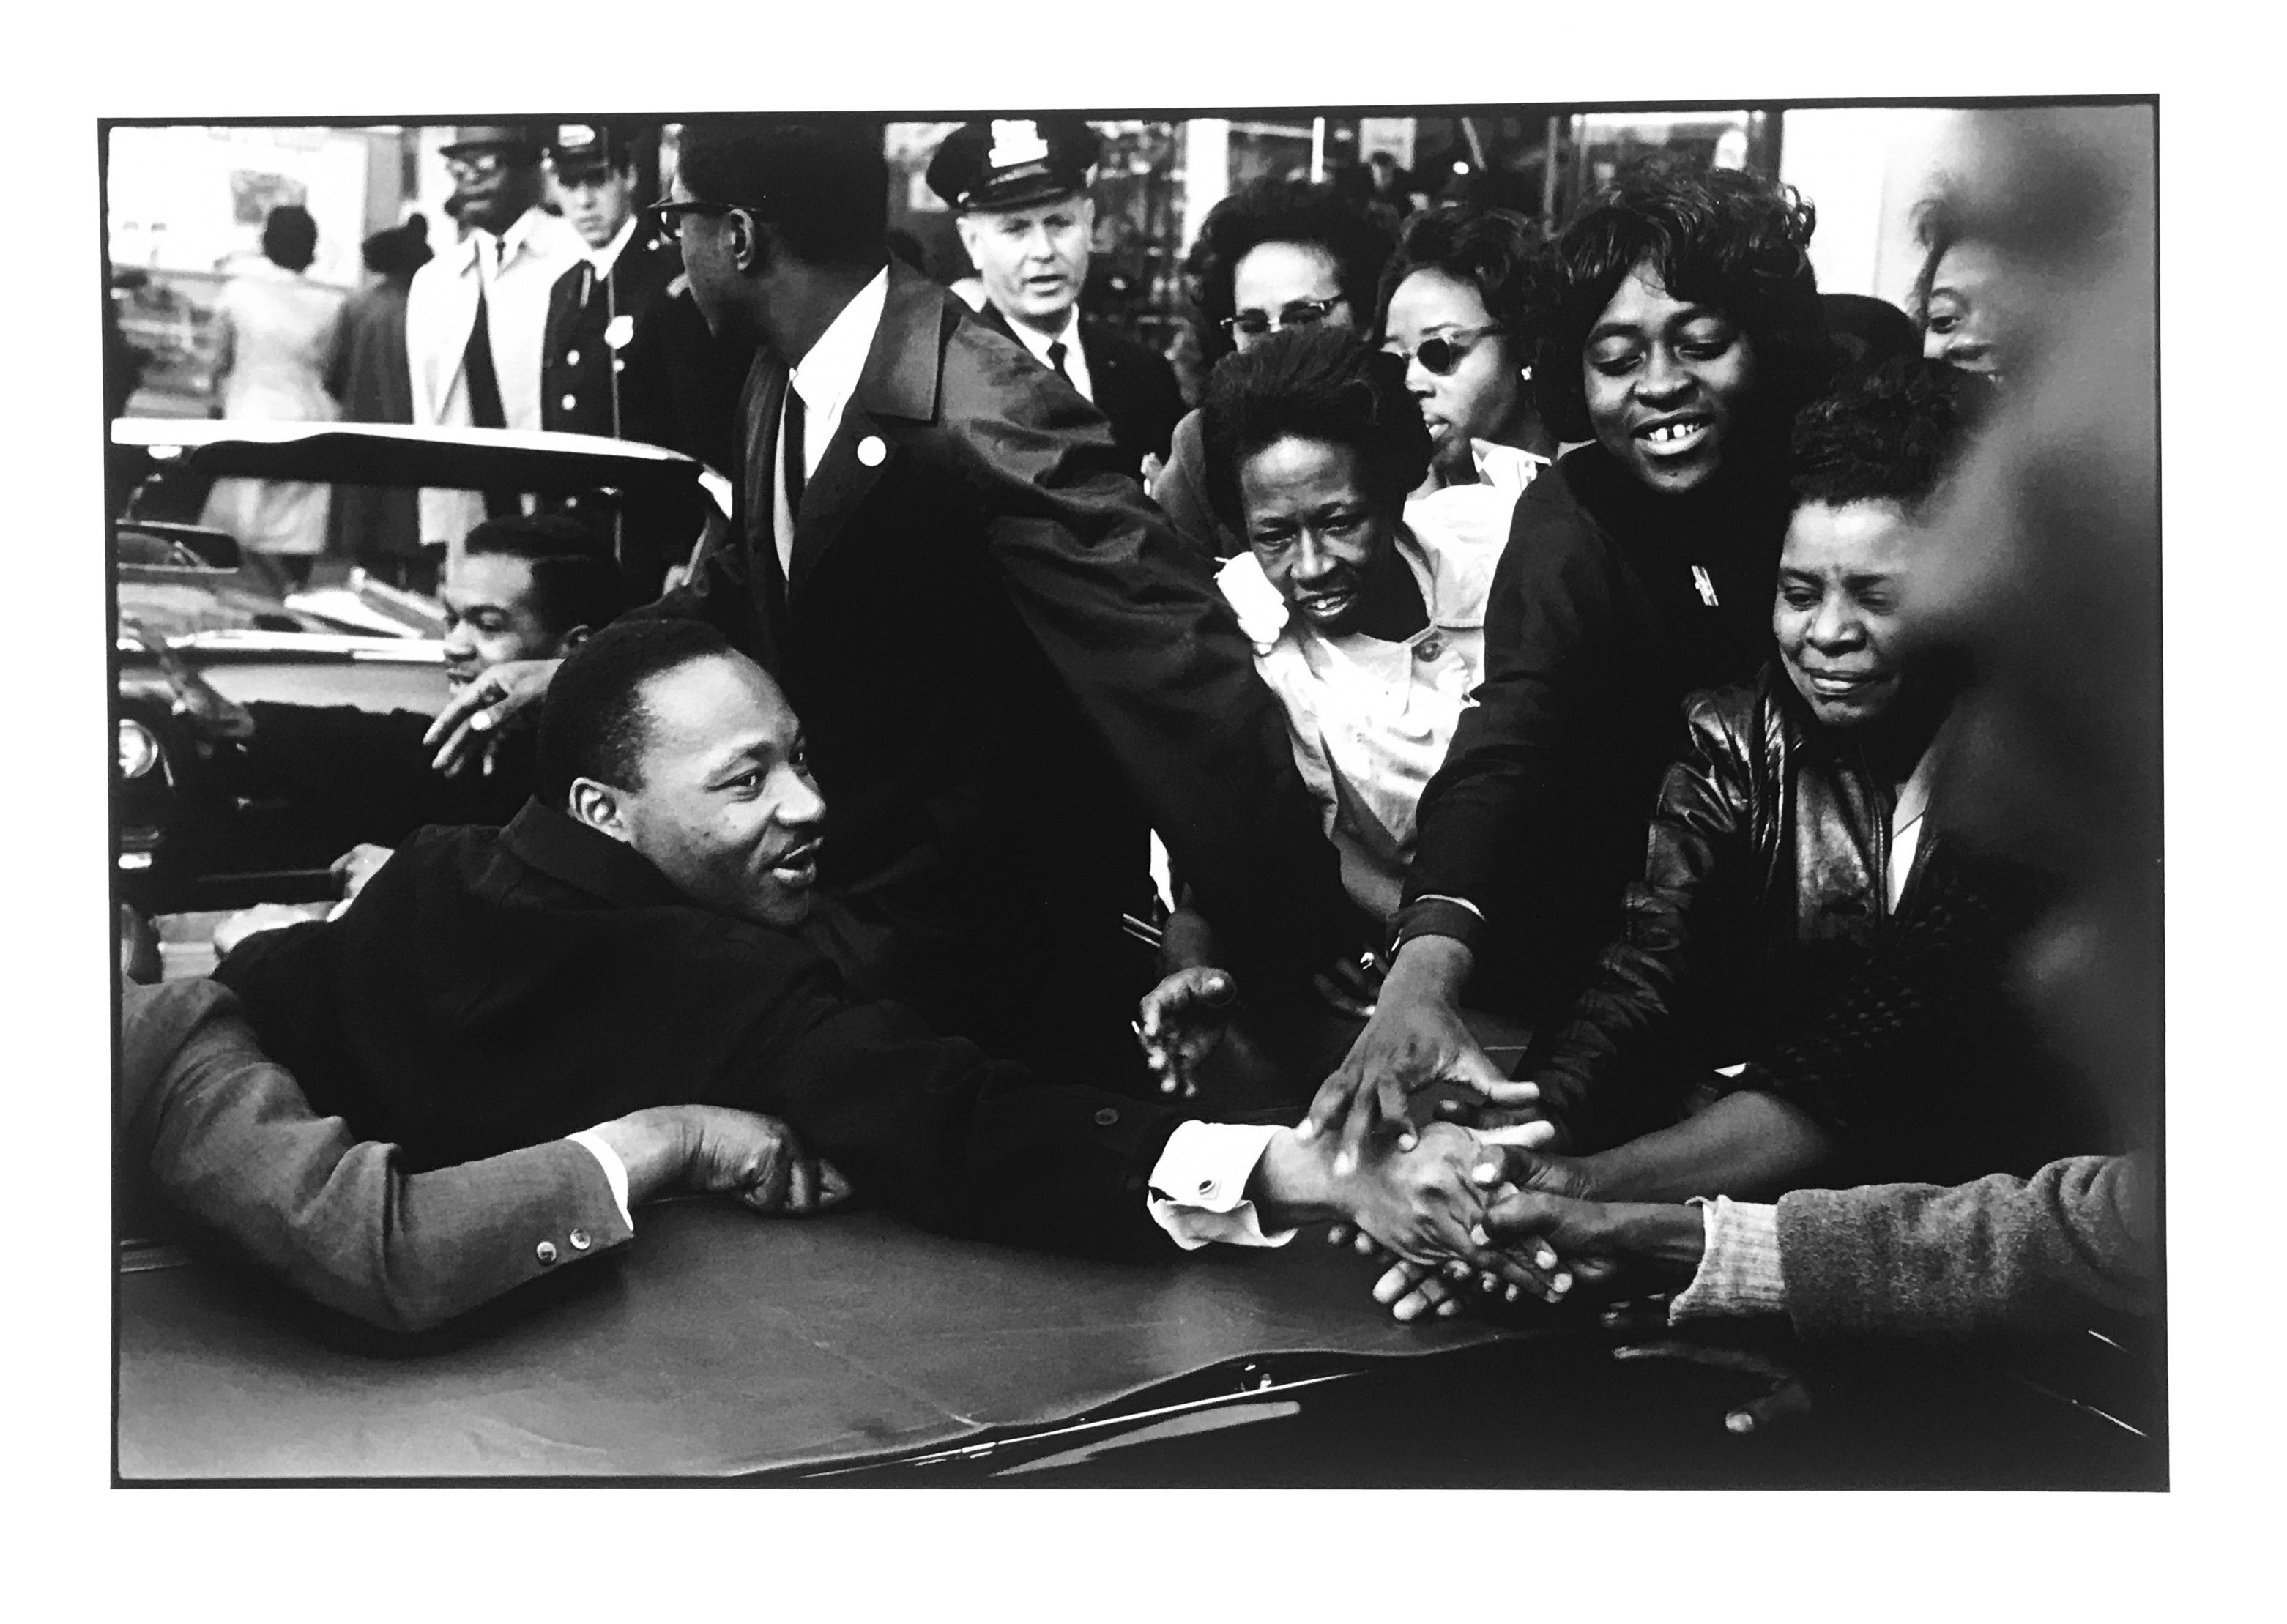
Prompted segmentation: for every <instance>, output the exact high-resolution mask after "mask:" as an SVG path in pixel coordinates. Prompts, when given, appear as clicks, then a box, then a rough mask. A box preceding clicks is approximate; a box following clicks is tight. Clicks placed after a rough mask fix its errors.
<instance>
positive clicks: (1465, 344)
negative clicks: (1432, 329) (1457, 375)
mask: <svg viewBox="0 0 2287 1624" xmlns="http://www.w3.org/2000/svg"><path fill="white" fill-rule="evenodd" d="M1500 330H1501V328H1500V323H1499V322H1497V321H1494V322H1487V323H1486V324H1485V325H1484V327H1459V328H1456V329H1455V330H1454V331H1452V332H1450V333H1439V334H1437V335H1435V336H1433V337H1429V338H1425V339H1423V340H1422V341H1421V342H1420V344H1418V345H1416V346H1415V347H1414V348H1413V349H1411V350H1408V349H1407V348H1405V345H1403V344H1398V343H1384V344H1383V345H1382V346H1381V350H1382V353H1383V354H1384V355H1394V356H1396V357H1397V359H1399V360H1401V361H1408V362H1412V361H1420V363H1421V370H1422V371H1424V372H1426V373H1428V374H1429V375H1430V376H1431V377H1433V378H1450V377H1452V375H1453V369H1454V368H1455V367H1459V366H1460V364H1461V363H1462V362H1463V361H1464V360H1467V359H1468V355H1469V351H1472V350H1474V349H1476V347H1477V341H1478V340H1479V339H1481V338H1483V337H1484V335H1486V334H1488V333H1498V332H1500Z"/></svg>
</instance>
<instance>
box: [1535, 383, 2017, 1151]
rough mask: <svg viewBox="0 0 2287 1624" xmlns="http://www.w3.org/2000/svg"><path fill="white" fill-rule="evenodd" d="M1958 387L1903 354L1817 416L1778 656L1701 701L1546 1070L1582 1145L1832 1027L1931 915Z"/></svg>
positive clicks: (1786, 580) (1802, 440)
mask: <svg viewBox="0 0 2287 1624" xmlns="http://www.w3.org/2000/svg"><path fill="white" fill-rule="evenodd" d="M1958 376H1959V374H1955V373H1954V372H1953V371H1952V369H1951V368H1949V367H1944V366H1942V365H1938V364H1935V363H1932V362H1927V361H1919V360H1910V361H1900V362H1895V363H1893V364H1891V365H1890V366H1889V367H1885V368H1884V369H1883V370H1882V371H1880V372H1879V373H1877V374H1874V375H1872V377H1869V378H1866V379H1864V380H1860V381H1856V382H1852V383H1850V384H1848V385H1847V386H1845V387H1844V388H1843V389H1842V390H1839V391H1837V392H1836V393H1835V394H1833V395H1832V396H1830V397H1828V398H1825V399H1823V400H1820V401H1817V402H1816V403H1814V404H1813V405H1812V406H1810V407H1808V409H1806V410H1805V412H1804V413H1803V414H1802V415H1801V417H1800V420H1799V422H1798V423H1797V426H1796V431H1795V438H1794V454H1795V464H1796V469H1797V472H1796V475H1795V489H1796V493H1797V496H1798V502H1797V506H1796V508H1795V512H1794V516H1793V518H1792V522H1791V524H1790V525H1789V528H1788V532H1787V538H1786V542H1785V546H1784V551H1783V553H1782V555H1781V557H1780V561H1779V571H1778V586H1777V593H1776V595H1775V601H1774V603H1773V608H1772V629H1773V632H1774V634H1775V635H1776V639H1777V649H1776V656H1775V658H1773V659H1772V660H1771V661H1770V662H1769V664H1768V665H1767V666H1765V667H1764V668H1763V669H1762V670H1761V672H1759V673H1758V674H1755V675H1754V676H1753V677H1752V678H1750V679H1748V680H1746V681H1745V682H1737V683H1733V684H1730V685H1728V686H1725V687H1722V688H1718V689H1713V690H1705V691H1703V692H1700V693H1697V694H1695V695H1693V696H1692V697H1691V698H1690V700H1689V701H1688V702H1687V703H1686V706H1685V718H1686V721H1687V725H1688V728H1689V732H1690V744H1689V746H1688V748H1687V749H1686V750H1685V752H1684V753H1682V756H1681V758H1680V759H1679V760H1677V761H1675V762H1674V765H1672V766H1671V767H1670V768H1669V769H1668V770H1667V773H1666V777H1665V779H1664V781H1663V783H1662V784H1661V786H1660V791H1659V797H1658V803H1657V806H1656V808H1655V810H1654V812H1653V815H1652V819H1651V824H1650V836H1649V840H1648V843H1647V847H1646V856H1645V862H1644V868H1643V872H1642V878H1641V879H1637V880H1635V881H1634V882H1632V883H1631V884H1630V885H1629V887H1628V889H1627V894H1626V903H1625V908H1626V921H1625V925H1624V927H1623V930H1622V932H1621V934H1620V935H1619V937H1618V940H1617V941H1615V942H1612V944H1611V945H1610V947H1608V948H1607V949H1606V950H1605V951H1604V952H1603V954H1602V957H1601V958H1600V959H1599V961H1598V965H1597V969H1596V973H1595V976H1594V978H1593V980H1592V981H1590V983H1589V985H1588V987H1587V989H1586V990H1585V991H1584V992H1583V993H1582V995H1581V996H1580V997H1579V1000H1578V1001H1577V1002H1576V1003H1575V1005H1574V1006H1573V1009H1572V1012H1571V1016H1570V1018H1569V1019H1568V1020H1567V1021H1566V1022H1565V1023H1564V1025H1563V1027H1562V1028H1561V1029H1558V1031H1557V1032H1556V1034H1555V1038H1554V1040H1553V1041H1552V1042H1551V1043H1550V1045H1548V1047H1547V1051H1546V1052H1545V1053H1544V1054H1543V1055H1542V1056H1540V1057H1539V1060H1538V1062H1537V1064H1536V1066H1535V1068H1534V1070H1533V1073H1532V1076H1533V1080H1534V1082H1535V1083H1536V1084H1537V1085H1538V1087H1539V1111H1540V1114H1541V1115H1543V1116H1547V1117H1548V1118H1549V1119H1551V1120H1553V1121H1555V1122H1556V1123H1558V1124H1559V1129H1560V1137H1561V1140H1562V1142H1563V1143H1564V1144H1566V1145H1567V1146H1569V1147H1571V1148H1573V1149H1576V1150H1587V1149H1595V1148H1598V1147H1602V1146H1606V1145H1610V1144H1613V1143H1617V1142H1618V1141H1620V1140H1622V1139H1627V1138H1631V1137H1633V1136H1634V1135H1635V1134H1637V1133H1641V1132H1643V1131H1647V1130H1649V1129H1651V1128H1654V1127H1658V1126H1660V1125H1662V1124H1663V1123H1667V1122H1671V1121H1674V1119H1675V1117H1676V1116H1677V1115H1678V1114H1679V1113H1680V1112H1681V1111H1682V1108H1684V1106H1685V1104H1686V1102H1687V1099H1688V1097H1689V1096H1690V1093H1691V1092H1692V1090H1693V1088H1694V1087H1695V1085H1697V1084H1702V1083H1704V1082H1705V1080H1706V1079H1707V1078H1708V1076H1709V1074H1710V1073H1711V1072H1713V1069H1714V1068H1717V1067H1720V1066H1723V1065H1725V1064H1727V1063H1729V1062H1737V1061H1745V1060H1751V1059H1753V1058H1755V1057H1757V1056H1758V1055H1760V1054H1761V1053H1763V1052H1767V1051H1768V1050H1769V1049H1771V1048H1772V1047H1773V1046H1774V1045H1777V1044H1778V1043H1779V1042H1781V1041H1782V1040H1783V1039H1784V1037H1785V1036H1786V1035H1787V1034H1788V1033H1789V1032H1790V1031H1792V1030H1794V1029H1799V1028H1800V1027H1801V1026H1802V1025H1804V1024H1805V1023H1806V1022H1807V1021H1810V1020H1811V1019H1813V1018H1814V1017H1815V1016H1816V1013H1817V1012H1819V1011H1820V1010H1821V1009H1822V1007H1824V1005H1826V1004H1827V1003H1829V1002H1830V1001H1832V998H1833V997H1834V996H1835V995H1836V993H1837V992H1838V990H1839V989H1840V988H1841V987H1842V986H1843V985H1844V984H1845V983H1846V982H1847V981H1848V979H1849V977H1850V976H1851V974H1853V972H1855V971H1856V969H1857V968H1858V967H1859V966H1860V965H1861V963H1862V962H1863V961H1864V958H1865V957H1866V954H1867V952H1868V951H1869V950H1870V949H1871V948H1872V947H1873V946H1874V945H1875V943H1876V942H1878V941H1879V939H1880V938H1881V937H1882V936H1883V935H1884V934H1885V933H1886V932H1887V931H1888V930H1890V929H1891V928H1893V920H1894V918H1895V916H1897V915H1898V914H1899V913H1901V912H1902V911H1908V910H1911V908H1912V907H1913V906H1914V903H1915V895H1916V886H1917V882H1918V879H1919V875H1920V873H1921V871H1922V869H1923V867H1924V861H1925V859H1926V858H1927V855H1928V854H1927V852H1926V851H1924V850H1922V849H1921V847H1920V842H1919V832H1920V827H1921V822H1922V813H1923V810H1924V809H1925V808H1926V805H1927V798H1926V796H1925V794H1924V792H1923V784H1924V782H1925V780H1926V778H1927V768H1926V766H1925V763H1926V761H1927V759H1928V757H1929V754H1930V750H1929V746H1930V744H1931V741H1932V738H1933V737H1934V736H1935V733H1936V731H1937V728H1938V725H1939V723H1940V721H1942V719H1943V715H1944V712H1945V709H1946V706H1947V702H1948V699H1949V698H1950V689H1951V681H1950V677H1949V674H1947V673H1946V672H1944V671H1943V670H1940V669H1933V668H1932V667H1931V666H1930V664H1929V662H1928V661H1927V659H1926V658H1917V657H1916V655H1915V653H1914V651H1913V650H1911V648H1908V647H1902V646H1901V645H1900V643H1898V641H1897V638H1896V635H1895V607H1896V603H1897V599H1898V596H1899V591H1900V587H1901V581H1902V578H1903V575H1904V574H1905V573H1906V572H1907V571H1908V570H1909V569H1910V568H1911V554H1912V551H1913V548H1914V535H1913V529H1912V521H1913V517H1914V515H1915V512H1916V510H1917V508H1919V505H1920V503H1921V502H1922V501H1924V500H1925V499H1926V498H1927V497H1928V496H1929V495H1930V493H1932V492H1933V491H1934V490H1935V486H1936V485H1937V483H1938V479H1939V477H1940V476H1941V474H1942V473H1943V469H1944V467H1945V465H1946V463H1947V461H1949V459H1950V457H1951V453H1952V452H1953V450H1954V449H1955V448H1956V446H1957V445H1958V444H1959V439H1960V438H1961V435H1960V430H1961V427H1962V416H1963V413H1962V406H1963V404H1964V403H1965V402H1966V401H1967V400H1969V399H1972V397H1969V396H1967V394H1966V392H1965V391H1964V390H1962V388H1961V387H1960V386H1959V384H1958V382H1957V378H1958Z"/></svg>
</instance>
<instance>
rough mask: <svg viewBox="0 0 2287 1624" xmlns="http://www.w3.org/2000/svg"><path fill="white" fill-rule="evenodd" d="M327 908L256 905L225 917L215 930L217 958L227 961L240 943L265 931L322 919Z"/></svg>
mask: <svg viewBox="0 0 2287 1624" xmlns="http://www.w3.org/2000/svg"><path fill="white" fill-rule="evenodd" d="M328 906H329V904H328V903H256V904H255V905H254V906H253V907H251V908H241V909H240V910H239V911H237V912H236V913H233V914H228V915H226V916H225V917H224V918H223V919H222V920H221V921H220V922H219V923H218V924H217V925H216V926H215V927H214V937H213V941H214V953H215V958H217V959H218V960H220V959H225V958H229V957H230V955H231V950H233V948H235V947H237V946H238V944H239V943H240V942H243V941H245V940H246V939H247V938H248V937H249V936H252V935H257V934H260V933H261V932H263V931H265V930H283V929H285V928H286V927H287V926H289V925H306V924H308V923H309V922H310V921H311V920H313V919H322V918H325V917H326V914H327V910H328Z"/></svg>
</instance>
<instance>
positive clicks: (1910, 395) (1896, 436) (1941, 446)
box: [1793, 356, 1992, 508]
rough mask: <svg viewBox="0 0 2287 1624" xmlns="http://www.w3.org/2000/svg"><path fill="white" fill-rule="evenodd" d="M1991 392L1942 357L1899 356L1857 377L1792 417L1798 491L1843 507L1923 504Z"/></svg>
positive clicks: (1807, 498) (1809, 498)
mask: <svg viewBox="0 0 2287 1624" xmlns="http://www.w3.org/2000/svg"><path fill="white" fill-rule="evenodd" d="M1991 392H1992V391H1991V390H1990V387H1989V386H1987V385H1986V383H1985V381H1984V380H1983V379H1982V378H1979V377H1977V376H1975V375H1974V374H1969V373H1965V372H1962V371H1961V370H1959V368H1957V367H1949V366H1947V365H1945V364H1944V363H1943V361H1926V360H1923V359H1921V358H1920V357H1919V356H1910V357H1901V358H1900V359H1896V360H1894V361H1888V362H1886V363H1885V364H1883V365H1882V366H1880V367H1877V368H1875V369H1874V370H1873V371H1872V372H1869V373H1862V374H1856V375H1855V376H1853V377H1851V378H1849V379H1848V381H1846V382H1843V383H1842V384H1841V385H1840V387H1838V388H1837V389H1836V390H1834V392H1833V393H1832V394H1830V395H1824V396H1822V397H1820V398H1818V399H1816V400H1814V401H1812V402H1811V403H1810V404H1809V405H1808V406H1805V407H1803V409H1802V410H1801V411H1800V412H1799V413H1797V414H1796V415H1795V420H1794V444H1793V450H1794V464H1793V466H1794V474H1793V479H1794V492H1795V495H1796V497H1797V498H1798V499H1800V501H1809V502H1822V503H1824V504H1826V505H1828V506H1831V507H1839V506H1840V505H1841V504H1843V503H1845V502H1859V501H1882V500H1888V501H1897V502H1901V503H1903V504H1904V505H1905V506H1906V507H1907V508H1916V507H1919V505H1920V504H1921V503H1923V502H1924V501H1927V500H1928V499H1929V496H1930V494H1931V493H1933V492H1935V490H1936V489H1937V487H1938V482H1939V481H1940V480H1941V479H1943V477H1945V475H1946V472H1947V470H1948V469H1951V467H1952V465H1953V461H1954V458H1955V457H1956V456H1957V455H1958V454H1959V453H1960V451H1961V448H1962V445H1963V444H1964V443H1965V442H1966V441H1967V438H1968V434H1969V430H1971V429H1972V428H1974V426H1975V424H1976V422H1977V421H1978V418H1979V415H1980V413H1981V409H1982V406H1984V404H1985V401H1986V398H1987V397H1988V396H1990V394H1991Z"/></svg>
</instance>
